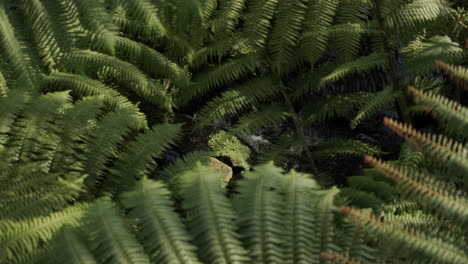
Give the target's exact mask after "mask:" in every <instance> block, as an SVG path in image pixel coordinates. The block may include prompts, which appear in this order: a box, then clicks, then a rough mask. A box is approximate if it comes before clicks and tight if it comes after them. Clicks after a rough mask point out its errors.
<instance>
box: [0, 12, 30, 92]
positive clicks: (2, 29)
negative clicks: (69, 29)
mask: <svg viewBox="0 0 468 264" xmlns="http://www.w3.org/2000/svg"><path fill="white" fill-rule="evenodd" d="M0 20H1V21H2V23H0V47H1V54H2V55H3V56H4V57H5V58H6V59H7V60H8V62H9V63H8V67H9V68H11V71H12V72H13V74H14V76H15V80H16V82H17V84H16V86H17V87H18V88H19V89H24V90H27V91H30V92H35V91H36V88H37V82H36V80H37V79H38V78H37V76H36V72H35V71H34V70H33V66H32V65H31V64H30V58H29V56H28V55H27V54H26V53H25V52H24V49H25V47H24V45H23V44H22V43H21V42H20V41H19V40H18V38H17V37H16V35H15V30H14V28H13V26H12V25H11V24H10V19H9V18H8V16H7V13H6V10H5V3H0Z"/></svg>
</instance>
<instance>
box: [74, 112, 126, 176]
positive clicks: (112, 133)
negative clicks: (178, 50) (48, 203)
mask: <svg viewBox="0 0 468 264" xmlns="http://www.w3.org/2000/svg"><path fill="white" fill-rule="evenodd" d="M132 123H134V120H133V117H132V113H129V112H128V111H123V110H119V111H117V112H111V113H108V114H106V115H105V116H104V117H102V118H101V119H100V120H99V123H98V125H97V127H96V128H94V129H93V130H92V131H91V133H90V135H89V139H88V140H87V149H86V152H85V163H84V164H83V170H84V172H85V173H87V174H88V175H89V177H88V178H87V181H88V182H91V183H95V182H96V181H97V180H99V178H100V177H101V176H102V175H103V172H104V169H105V168H106V166H105V164H106V163H107V162H108V161H109V160H110V159H111V158H112V157H114V155H115V152H116V151H117V149H118V144H119V143H121V141H122V139H123V137H124V136H126V135H127V133H129V132H130V127H131V124H132Z"/></svg>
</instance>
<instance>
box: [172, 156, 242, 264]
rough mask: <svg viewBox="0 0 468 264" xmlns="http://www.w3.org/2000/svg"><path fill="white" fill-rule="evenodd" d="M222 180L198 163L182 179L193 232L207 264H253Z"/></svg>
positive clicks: (183, 192) (185, 202) (203, 259)
mask: <svg viewBox="0 0 468 264" xmlns="http://www.w3.org/2000/svg"><path fill="white" fill-rule="evenodd" d="M222 180H223V179H222V177H221V176H220V175H219V174H218V173H216V172H215V171H214V170H213V169H210V168H208V167H205V166H202V165H201V164H197V165H196V166H195V168H194V169H193V170H191V171H188V172H186V173H184V174H183V175H181V176H180V182H181V188H182V189H181V194H182V196H183V198H184V204H183V205H184V209H186V210H187V217H188V225H189V230H190V232H191V234H192V236H193V240H194V242H195V244H196V245H197V247H198V255H199V257H200V260H201V261H204V262H206V263H249V262H250V261H249V257H248V255H247V251H246V250H245V249H244V248H243V247H242V243H241V241H240V237H239V235H238V233H236V232H235V230H236V229H237V227H236V225H237V223H236V222H237V221H236V220H235V219H236V216H235V214H234V211H233V210H232V208H231V203H230V202H229V200H228V199H227V197H226V196H225V194H224V189H222V188H221V185H222Z"/></svg>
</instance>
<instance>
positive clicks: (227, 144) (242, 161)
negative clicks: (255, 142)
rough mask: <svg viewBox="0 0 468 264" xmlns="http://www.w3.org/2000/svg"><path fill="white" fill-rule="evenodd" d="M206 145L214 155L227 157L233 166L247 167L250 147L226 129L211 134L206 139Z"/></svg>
mask: <svg viewBox="0 0 468 264" xmlns="http://www.w3.org/2000/svg"><path fill="white" fill-rule="evenodd" d="M208 146H209V147H210V148H211V149H212V150H213V152H214V153H215V155H216V156H224V157H228V158H229V159H230V160H231V162H232V164H233V165H234V166H238V167H242V168H245V169H248V168H249V163H248V160H249V158H250V149H249V148H248V147H246V146H244V145H242V143H241V142H240V141H239V139H237V138H236V137H235V136H233V135H230V134H228V133H227V132H226V131H220V132H217V133H215V134H212V135H211V136H210V139H209V140H208Z"/></svg>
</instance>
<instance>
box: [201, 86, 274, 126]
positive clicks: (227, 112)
mask: <svg viewBox="0 0 468 264" xmlns="http://www.w3.org/2000/svg"><path fill="white" fill-rule="evenodd" d="M275 88H276V85H275V84H274V83H273V82H272V80H271V78H261V79H254V80H252V81H249V82H246V83H243V84H241V85H240V86H238V87H236V88H233V89H230V90H227V91H226V92H224V93H222V94H221V95H220V96H218V97H215V98H213V99H212V100H211V101H209V102H208V103H207V104H206V105H205V106H204V107H203V108H202V109H201V110H200V112H199V114H198V116H197V120H198V122H197V124H196V128H203V127H204V126H207V125H209V124H210V123H212V122H214V121H217V120H221V119H223V118H228V117H232V116H235V115H236V114H240V113H242V111H244V110H246V109H248V107H252V106H255V105H257V104H259V103H260V102H263V101H267V100H271V98H272V97H275V96H276V95H278V94H279V91H278V90H277V89H275Z"/></svg>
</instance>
